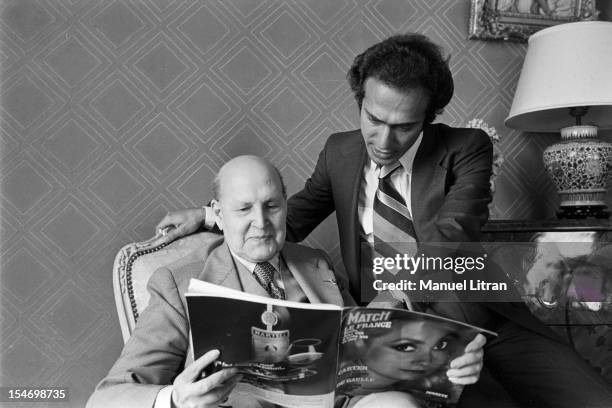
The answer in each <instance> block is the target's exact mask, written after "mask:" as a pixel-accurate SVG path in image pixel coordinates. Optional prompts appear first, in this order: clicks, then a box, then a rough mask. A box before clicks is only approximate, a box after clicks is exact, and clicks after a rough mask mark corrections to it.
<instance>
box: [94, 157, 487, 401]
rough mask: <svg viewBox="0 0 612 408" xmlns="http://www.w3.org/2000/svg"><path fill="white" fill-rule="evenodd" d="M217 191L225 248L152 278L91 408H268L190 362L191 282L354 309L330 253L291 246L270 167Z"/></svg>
mask: <svg viewBox="0 0 612 408" xmlns="http://www.w3.org/2000/svg"><path fill="white" fill-rule="evenodd" d="M214 190H215V199H214V200H213V202H212V210H213V214H214V217H215V220H216V222H217V224H218V225H219V227H220V228H221V229H222V231H223V239H221V238H217V239H215V238H213V239H212V241H211V242H209V243H208V245H206V246H203V247H202V248H200V249H199V250H197V251H196V252H194V253H192V254H190V255H188V256H186V257H185V258H183V259H181V260H179V261H177V262H175V263H173V264H170V265H169V266H167V267H164V268H161V269H159V270H157V271H156V272H155V273H154V274H153V276H152V277H151V279H150V281H149V284H148V288H149V291H150V292H151V300H150V302H149V306H148V307H147V308H146V309H145V310H144V311H143V313H142V315H141V316H140V318H139V320H138V323H137V325H136V329H135V330H134V333H133V334H132V336H131V337H130V339H129V340H128V342H127V343H126V345H125V347H124V349H123V352H122V353H121V356H120V357H119V359H118V360H117V362H116V363H115V365H114V366H113V367H112V368H111V370H110V372H109V374H108V375H107V377H106V378H105V379H103V380H102V382H100V384H98V386H97V388H96V391H95V392H94V394H93V395H92V396H91V398H90V400H89V402H88V407H90V408H93V407H153V406H155V407H156V408H159V407H164V406H165V407H170V406H172V407H189V406H198V407H208V406H211V407H212V406H214V407H216V406H217V405H218V404H219V403H222V402H223V401H224V400H225V399H226V398H227V397H230V399H229V401H228V402H227V404H225V405H229V406H232V405H233V406H235V407H260V406H266V404H264V403H260V402H259V401H257V400H256V399H255V398H252V397H248V398H244V396H240V395H231V392H232V389H233V387H234V385H235V384H236V383H237V381H238V380H239V379H240V377H239V376H237V375H236V371H235V370H233V369H225V370H222V371H219V372H217V373H215V374H212V375H210V376H209V377H205V378H200V376H201V373H202V372H203V370H204V369H205V368H206V366H207V365H209V364H210V363H212V362H213V361H214V360H215V359H216V358H217V357H218V356H219V353H218V352H217V351H214V350H213V351H210V352H209V353H206V354H205V355H204V356H202V357H200V358H199V359H198V360H196V361H191V359H190V356H191V349H190V344H189V323H188V320H187V313H186V303H185V297H184V293H185V291H186V289H187V286H188V284H189V280H190V279H191V278H196V279H200V280H204V281H207V282H210V283H214V284H217V285H222V286H226V287H229V288H232V289H238V290H242V291H245V292H249V293H254V294H258V295H261V296H267V297H275V298H282V299H287V300H292V301H299V302H310V303H333V304H337V305H352V304H354V301H353V299H352V298H351V296H350V295H349V294H348V291H347V290H346V289H345V286H344V280H343V278H342V277H340V276H336V275H335V274H334V272H333V270H332V269H331V267H330V265H329V263H328V261H327V257H326V255H325V253H324V252H323V251H321V250H316V249H312V248H308V247H305V246H302V245H297V244H292V243H287V242H285V232H286V231H285V226H286V213H287V200H286V193H285V187H284V185H283V183H282V179H281V176H280V173H279V172H278V170H277V169H276V168H274V167H273V166H272V165H271V164H270V163H268V162H266V161H265V160H263V159H261V158H258V157H255V156H240V157H237V158H235V159H233V160H231V161H229V162H228V163H226V164H225V165H224V166H223V167H222V168H221V170H220V171H219V173H218V175H217V177H216V179H215V188H214ZM262 268H263V269H264V270H265V271H266V272H264V274H265V275H266V276H263V277H262V275H261V273H262ZM219 318H223V317H222V316H220V317H219ZM470 344H471V345H469V346H468V347H469V348H468V349H467V350H469V351H468V352H466V353H465V354H464V355H462V356H460V357H459V358H458V359H457V361H456V362H455V364H454V366H453V367H454V371H451V372H450V373H449V375H450V376H451V377H452V380H454V381H456V382H460V383H473V382H475V381H476V380H477V379H478V374H479V372H480V368H481V367H482V345H483V344H484V338H483V337H482V336H481V335H480V337H477V338H476V339H475V340H474V341H473V342H472V343H470Z"/></svg>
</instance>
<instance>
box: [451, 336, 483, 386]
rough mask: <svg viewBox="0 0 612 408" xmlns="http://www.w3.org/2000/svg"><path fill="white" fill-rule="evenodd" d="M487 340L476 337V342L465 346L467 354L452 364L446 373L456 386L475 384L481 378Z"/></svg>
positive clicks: (473, 341)
mask: <svg viewBox="0 0 612 408" xmlns="http://www.w3.org/2000/svg"><path fill="white" fill-rule="evenodd" d="M486 342H487V339H486V338H485V336H483V335H482V334H478V335H476V337H474V340H472V341H471V342H469V343H468V345H467V346H465V353H463V354H462V355H461V356H459V357H457V358H456V359H454V360H453V361H451V363H450V369H449V370H448V371H447V372H446V375H447V376H448V379H449V380H450V381H451V382H453V383H455V384H474V383H475V382H476V381H478V378H480V371H481V370H482V365H483V354H484V351H483V347H484V345H485V344H486Z"/></svg>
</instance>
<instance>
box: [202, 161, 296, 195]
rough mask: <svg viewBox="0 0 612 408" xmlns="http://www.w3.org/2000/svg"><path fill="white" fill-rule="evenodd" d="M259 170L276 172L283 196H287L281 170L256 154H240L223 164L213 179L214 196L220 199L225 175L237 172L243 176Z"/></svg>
mask: <svg viewBox="0 0 612 408" xmlns="http://www.w3.org/2000/svg"><path fill="white" fill-rule="evenodd" d="M259 170H262V171H269V172H273V173H274V174H276V176H277V177H278V182H279V185H280V188H281V192H282V194H283V198H287V188H286V187H285V182H284V180H283V176H282V175H281V173H280V171H279V170H278V169H277V168H276V166H273V165H272V163H270V162H269V161H267V160H266V159H263V158H261V157H259V156H254V155H244V156H238V157H235V158H233V159H231V160H230V161H228V162H227V163H225V164H224V165H223V166H221V168H220V169H219V172H218V173H217V175H216V176H215V179H214V180H213V198H214V199H215V200H219V199H220V194H221V178H222V177H223V176H227V175H230V176H232V175H235V174H238V175H241V176H243V175H245V174H246V173H249V172H252V171H259Z"/></svg>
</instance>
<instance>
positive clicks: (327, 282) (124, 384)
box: [88, 239, 354, 408]
mask: <svg viewBox="0 0 612 408" xmlns="http://www.w3.org/2000/svg"><path fill="white" fill-rule="evenodd" d="M215 245H216V247H215ZM213 247H214V248H213ZM281 254H282V258H283V260H284V261H285V263H286V265H287V267H288V269H289V271H290V272H291V273H292V275H293V277H294V278H295V279H296V281H297V283H298V284H299V285H300V287H301V289H302V290H303V291H304V294H305V295H306V297H307V298H308V300H309V301H310V302H311V303H333V304H336V305H344V304H347V305H352V304H354V302H353V300H352V298H351V297H350V295H349V294H348V292H347V290H346V289H344V283H345V282H343V281H342V278H340V277H336V276H335V275H334V272H333V271H332V270H331V269H330V266H329V263H328V262H327V258H326V255H325V254H324V253H323V252H322V251H320V250H315V249H312V248H308V247H305V246H301V245H297V244H292V243H286V244H285V247H284V248H283V250H282V251H281ZM204 260H206V261H204ZM191 278H196V279H200V280H204V281H207V282H210V283H214V284H217V285H222V286H226V287H228V288H232V289H238V290H242V291H245V292H249V293H253V294H257V295H261V296H266V297H268V294H267V292H266V291H265V290H264V289H263V288H262V287H261V285H259V283H257V281H256V280H255V278H254V277H253V275H252V273H250V272H249V271H247V270H246V268H244V267H243V266H242V265H240V266H236V265H235V263H234V261H233V258H232V256H231V253H230V251H229V248H228V247H227V245H226V244H225V243H222V239H220V240H219V241H217V242H216V243H214V244H213V245H212V247H206V248H201V249H200V250H198V251H196V252H194V253H192V254H191V255H188V256H187V257H185V258H183V259H181V260H179V261H177V262H175V263H173V264H171V265H169V266H168V267H165V268H161V269H159V270H157V271H156V272H155V273H154V274H153V276H152V277H151V279H150V280H149V283H148V289H149V291H150V292H151V300H150V302H149V305H148V306H147V308H146V309H145V310H144V311H143V313H142V314H141V316H140V317H139V320H138V323H137V325H136V329H135V330H134V333H133V334H132V336H131V337H130V339H129V340H128V342H127V343H126V345H125V347H124V349H123V351H122V353H121V356H120V357H119V359H118V360H117V362H116V363H115V365H114V366H113V367H112V368H111V370H110V372H109V374H108V375H107V377H106V378H104V379H103V380H102V381H101V382H100V383H99V384H98V386H97V388H96V391H95V392H94V394H93V395H92V396H91V398H90V400H89V402H88V407H105V408H106V407H126V408H127V407H152V406H153V403H154V401H155V398H156V396H157V393H158V392H159V390H160V389H161V388H162V387H164V386H166V385H169V384H172V382H173V380H174V378H175V377H176V376H177V375H178V374H179V373H180V372H181V371H182V370H183V368H184V367H185V366H186V365H188V364H190V363H191V362H192V361H193V360H192V359H191V349H190V346H189V323H188V320H187V312H186V310H187V307H186V303H185V296H184V294H185V291H186V289H187V287H188V285H189V280H190V279H191Z"/></svg>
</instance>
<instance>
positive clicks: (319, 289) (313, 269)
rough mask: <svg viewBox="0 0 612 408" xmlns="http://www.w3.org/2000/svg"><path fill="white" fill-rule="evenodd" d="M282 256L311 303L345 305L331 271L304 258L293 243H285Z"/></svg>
mask: <svg viewBox="0 0 612 408" xmlns="http://www.w3.org/2000/svg"><path fill="white" fill-rule="evenodd" d="M281 255H282V257H283V260H284V261H285V264H287V268H288V269H289V272H291V274H292V275H293V278H294V279H295V280H296V282H297V283H298V284H299V285H300V288H301V289H302V290H303V291H304V294H305V295H306V298H307V299H308V301H309V302H310V303H333V304H336V305H342V304H343V300H342V296H341V295H340V291H339V290H338V286H337V285H336V283H335V278H334V276H333V272H332V271H331V270H327V271H325V270H322V269H320V268H318V267H317V266H316V265H315V264H314V263H313V261H312V259H310V258H306V257H305V256H303V255H302V253H301V252H300V250H299V247H297V246H295V245H293V244H291V243H285V247H284V248H283V250H282V251H281Z"/></svg>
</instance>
